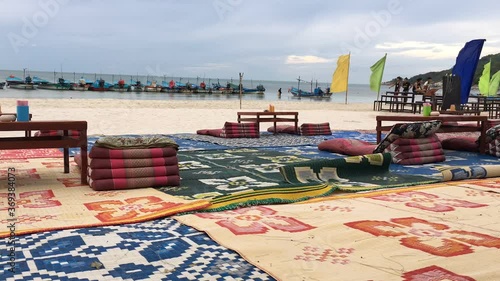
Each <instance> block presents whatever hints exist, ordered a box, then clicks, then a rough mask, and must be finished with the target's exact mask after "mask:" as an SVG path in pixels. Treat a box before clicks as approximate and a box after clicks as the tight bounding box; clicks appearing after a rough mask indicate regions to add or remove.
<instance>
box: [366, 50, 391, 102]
mask: <svg viewBox="0 0 500 281" xmlns="http://www.w3.org/2000/svg"><path fill="white" fill-rule="evenodd" d="M386 57H387V54H385V56H384V57H383V58H381V59H380V60H378V61H377V62H376V63H375V64H374V65H372V66H371V67H370V69H371V71H372V75H370V89H371V90H372V91H375V92H377V93H379V92H380V84H382V76H383V75H384V67H385V59H386Z"/></svg>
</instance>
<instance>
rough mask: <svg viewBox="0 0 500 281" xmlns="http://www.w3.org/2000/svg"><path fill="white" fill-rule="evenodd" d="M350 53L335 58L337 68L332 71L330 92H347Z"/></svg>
mask: <svg viewBox="0 0 500 281" xmlns="http://www.w3.org/2000/svg"><path fill="white" fill-rule="evenodd" d="M350 58H351V55H350V54H349V55H342V56H340V57H339V59H338V60H337V69H335V72H334V73H333V77H332V84H331V85H330V92H331V93H338V92H347V82H348V79H349V60H350Z"/></svg>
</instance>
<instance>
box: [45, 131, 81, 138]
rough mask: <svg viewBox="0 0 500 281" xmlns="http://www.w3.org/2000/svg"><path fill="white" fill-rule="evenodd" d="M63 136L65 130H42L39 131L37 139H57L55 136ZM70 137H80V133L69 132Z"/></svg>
mask: <svg viewBox="0 0 500 281" xmlns="http://www.w3.org/2000/svg"><path fill="white" fill-rule="evenodd" d="M63 135H64V131H63V130H41V131H38V132H36V133H35V137H55V136H63ZM68 136H71V137H79V136H80V132H79V131H73V130H69V131H68Z"/></svg>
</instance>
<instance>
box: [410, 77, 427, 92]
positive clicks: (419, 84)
mask: <svg viewBox="0 0 500 281" xmlns="http://www.w3.org/2000/svg"><path fill="white" fill-rule="evenodd" d="M412 91H413V93H415V94H423V93H424V90H423V89H422V78H418V79H417V81H415V83H413V90H412Z"/></svg>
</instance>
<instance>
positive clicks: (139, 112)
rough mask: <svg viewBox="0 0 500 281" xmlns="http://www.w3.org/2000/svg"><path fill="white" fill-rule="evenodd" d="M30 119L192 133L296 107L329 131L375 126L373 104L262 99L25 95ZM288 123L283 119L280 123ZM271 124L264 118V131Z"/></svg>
mask: <svg viewBox="0 0 500 281" xmlns="http://www.w3.org/2000/svg"><path fill="white" fill-rule="evenodd" d="M17 100H18V99H15V98H0V105H1V108H2V112H16V101H17ZM28 101H29V106H30V112H31V113H32V114H33V120H86V121H87V122H88V135H124V134H177V133H196V131H197V130H200V129H216V128H222V126H223V125H224V123H225V122H226V121H229V122H236V121H237V115H236V113H237V112H238V111H264V110H266V109H267V108H269V104H273V105H274V106H275V108H276V111H298V112H299V125H300V124H302V123H324V122H329V123H330V127H331V129H332V130H374V129H375V126H376V121H375V116H376V115H378V114H380V113H379V112H376V111H373V104H371V103H352V104H339V103H332V102H322V101H305V100H302V101H275V102H269V101H260V100H243V101H242V103H241V109H240V101H239V100H199V101H192V100H191V101H188V100H117V99H92V100H88V99H28ZM283 124H286V123H283ZM271 125H272V123H262V124H261V127H260V130H261V131H265V130H266V129H267V128H268V127H270V126H271Z"/></svg>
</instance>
